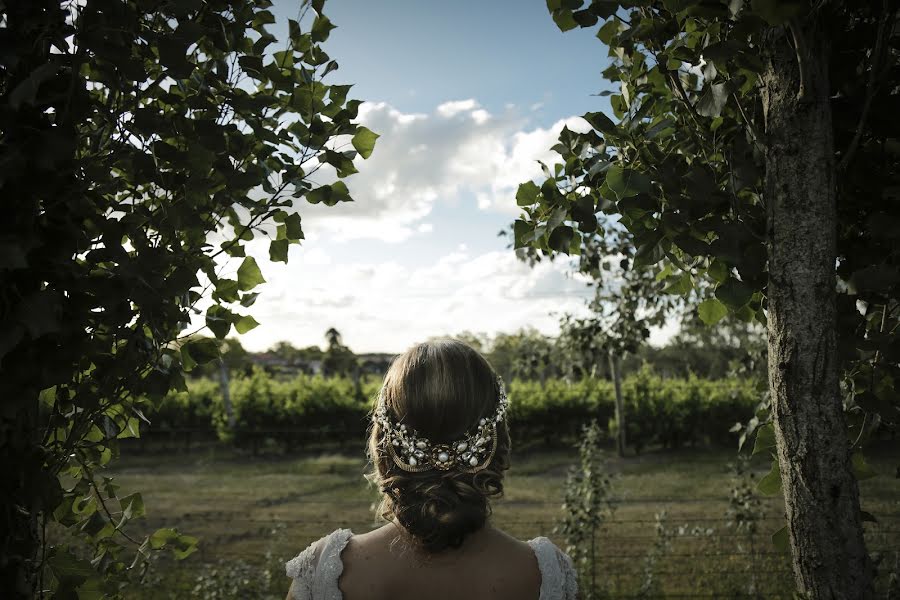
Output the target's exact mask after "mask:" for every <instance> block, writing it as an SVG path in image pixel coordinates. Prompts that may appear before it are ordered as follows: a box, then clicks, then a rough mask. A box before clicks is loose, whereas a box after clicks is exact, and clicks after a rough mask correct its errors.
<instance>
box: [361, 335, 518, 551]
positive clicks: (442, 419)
mask: <svg viewBox="0 0 900 600" xmlns="http://www.w3.org/2000/svg"><path fill="white" fill-rule="evenodd" d="M499 394H500V390H499V389H498V385H497V375H496V374H495V373H494V370H493V369H492V368H491V366H490V364H489V363H488V362H487V360H485V358H484V357H483V356H481V354H479V353H478V352H477V351H475V350H474V349H472V348H471V347H469V346H468V345H466V344H464V343H462V342H460V341H457V340H452V339H443V340H435V341H430V342H425V343H422V344H418V345H416V346H413V347H412V348H410V349H409V350H407V351H406V352H404V353H403V354H401V355H400V356H398V357H397V358H395V359H394V361H393V362H392V363H391V366H390V368H389V369H388V372H387V374H386V375H385V377H384V399H385V403H386V404H387V407H388V409H389V411H390V412H391V413H393V415H394V416H395V417H396V418H397V419H398V420H400V421H401V422H402V423H404V424H405V425H407V427H412V428H413V429H415V430H416V432H418V434H419V435H422V436H425V437H427V438H428V439H429V440H431V441H432V443H449V442H452V441H454V440H456V439H459V438H462V437H463V436H464V435H465V433H466V432H467V431H468V430H470V429H472V428H473V427H475V426H476V425H477V423H478V421H479V420H480V419H481V418H482V417H487V416H489V415H491V414H492V413H493V412H494V411H495V410H496V408H497V404H498V402H499ZM497 436H498V440H497V450H496V452H495V453H494V456H493V458H492V459H491V461H490V463H488V465H487V467H486V468H484V469H482V470H481V471H478V472H477V473H464V472H461V471H458V470H455V469H452V468H451V469H450V470H448V471H441V470H437V469H432V470H428V471H424V472H421V473H409V472H406V471H403V470H402V469H400V468H399V467H398V466H397V465H396V464H395V463H394V461H393V460H392V459H391V457H390V455H389V454H388V451H387V449H386V448H385V447H384V440H383V438H384V436H383V432H382V431H381V427H380V426H379V425H378V424H377V423H372V424H371V425H370V426H369V441H368V457H369V461H370V462H371V464H372V467H373V472H372V473H371V474H369V475H368V479H369V480H370V481H372V482H373V483H375V484H376V485H377V486H378V488H379V490H380V491H381V492H382V494H383V496H382V499H381V503H380V506H379V508H378V515H379V516H380V517H382V518H383V519H385V520H387V521H392V522H393V521H396V522H397V523H399V524H400V525H402V526H403V528H404V529H405V530H406V531H407V532H408V533H409V534H410V535H411V536H412V537H413V538H414V539H415V541H416V543H417V544H418V545H419V546H420V547H421V548H422V549H424V550H426V551H427V552H430V553H436V552H440V551H442V550H445V549H447V548H457V547H459V546H460V545H461V544H462V543H463V541H464V540H465V538H466V536H467V535H468V534H470V533H473V532H475V531H478V530H479V529H481V528H482V527H483V526H484V524H485V522H486V521H487V518H488V516H490V514H491V507H490V503H489V498H491V497H499V496H500V495H502V494H503V474H504V472H505V471H506V470H507V469H508V468H509V447H510V442H509V430H508V428H507V425H506V421H505V420H503V421H501V422H500V423H498V425H497Z"/></svg>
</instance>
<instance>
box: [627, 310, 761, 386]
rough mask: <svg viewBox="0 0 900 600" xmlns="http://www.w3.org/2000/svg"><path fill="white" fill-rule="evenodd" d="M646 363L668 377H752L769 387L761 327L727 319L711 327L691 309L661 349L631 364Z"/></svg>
mask: <svg viewBox="0 0 900 600" xmlns="http://www.w3.org/2000/svg"><path fill="white" fill-rule="evenodd" d="M639 361H645V362H647V363H649V364H652V365H653V367H654V369H655V370H656V371H658V372H659V373H661V374H663V375H666V376H669V377H686V376H688V374H689V373H694V374H695V375H697V376H698V377H702V378H715V377H718V376H737V377H750V378H753V379H756V380H758V381H759V382H760V384H761V386H767V385H768V360H767V348H766V333H765V328H763V327H762V326H761V325H760V324H759V323H756V322H750V323H745V322H744V321H741V320H739V319H735V318H728V317H726V318H725V319H723V320H722V321H720V322H719V323H718V324H717V325H716V326H715V327H709V326H707V325H706V324H704V323H703V321H702V320H700V318H699V317H698V316H697V314H696V311H694V310H692V309H687V310H685V311H684V312H683V313H682V315H681V323H680V329H679V331H678V333H676V334H675V335H674V336H673V337H672V339H670V340H669V341H668V343H666V345H665V346H663V347H660V348H654V347H648V346H644V347H642V348H641V349H640V350H639V351H638V354H637V355H636V357H635V359H634V360H633V361H628V360H627V359H626V362H625V365H624V366H623V370H630V369H631V368H633V366H632V364H630V363H638V362H639Z"/></svg>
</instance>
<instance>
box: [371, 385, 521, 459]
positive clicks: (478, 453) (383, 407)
mask: <svg viewBox="0 0 900 600" xmlns="http://www.w3.org/2000/svg"><path fill="white" fill-rule="evenodd" d="M497 387H498V389H499V396H500V398H499V402H498V403H497V410H495V411H494V414H492V415H491V416H489V417H485V418H483V419H481V420H479V421H478V426H477V427H476V428H475V431H474V432H471V433H469V432H467V433H466V436H465V437H464V438H462V439H459V440H456V441H454V442H451V443H449V444H433V443H432V442H431V441H429V440H428V438H426V437H423V436H421V435H419V434H418V433H417V432H416V431H415V430H414V429H412V428H408V427H407V426H406V425H404V424H402V423H399V422H392V419H391V418H390V416H389V415H388V408H387V404H386V402H385V399H384V388H383V387H382V388H381V392H379V394H378V406H377V407H376V408H375V412H374V413H373V415H372V418H373V420H374V421H375V422H376V423H378V424H379V425H380V426H381V430H382V435H383V437H382V441H383V443H384V444H385V445H386V446H387V451H388V454H390V456H391V458H392V459H393V460H394V464H396V465H397V466H398V467H400V468H401V469H403V470H404V471H408V472H410V473H420V472H422V471H429V470H431V469H438V470H440V471H447V470H449V469H451V468H453V467H457V468H458V470H460V471H462V472H464V473H477V472H478V471H481V470H482V469H484V468H486V467H487V466H488V464H490V462H491V459H492V458H493V457H494V453H495V452H496V451H497V425H498V423H500V421H502V420H503V419H504V418H505V417H506V409H507V408H508V407H509V399H508V398H507V397H506V389H505V388H504V386H503V380H502V379H501V378H500V377H499V376H497Z"/></svg>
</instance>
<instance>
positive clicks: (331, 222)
mask: <svg viewBox="0 0 900 600" xmlns="http://www.w3.org/2000/svg"><path fill="white" fill-rule="evenodd" d="M529 119H530V117H528V116H522V115H521V114H520V113H519V112H518V111H517V109H515V108H509V109H506V110H505V112H503V113H502V114H498V115H491V114H489V113H488V112H487V111H486V110H484V109H483V108H481V107H480V105H479V104H478V102H476V101H475V100H474V99H467V100H455V101H451V102H445V103H443V104H441V105H439V106H438V107H436V109H435V111H434V112H433V113H430V114H424V113H403V112H400V111H398V110H397V109H396V108H394V107H392V106H391V105H389V104H387V103H385V102H377V103H371V102H370V103H364V104H363V105H362V106H361V107H360V113H359V120H360V122H361V123H363V124H364V125H366V126H367V127H369V128H370V129H372V130H373V131H375V132H377V133H379V134H380V135H381V137H380V138H379V139H378V142H377V144H376V147H375V152H374V153H373V154H372V156H371V157H370V158H369V159H368V160H365V161H364V160H362V159H357V161H356V166H357V168H358V169H359V171H360V172H359V173H357V174H355V175H353V176H351V177H349V178H348V179H347V180H346V183H347V185H348V187H349V188H350V192H351V194H352V195H353V197H354V199H355V202H351V203H342V204H339V205H337V206H332V207H328V206H319V205H317V206H312V205H306V206H303V207H302V208H301V213H302V215H303V221H304V229H305V231H307V232H308V233H309V235H310V236H311V237H312V238H317V237H318V235H319V234H321V235H324V236H325V237H326V238H328V239H334V240H338V241H348V240H353V239H360V238H367V239H378V240H382V241H388V242H392V243H398V242H402V241H404V240H406V239H408V238H410V237H411V236H413V235H414V234H415V233H416V232H417V231H419V230H418V229H417V224H418V223H419V222H421V221H422V220H424V219H426V218H427V217H428V216H429V214H430V213H431V212H432V210H433V208H434V206H435V204H436V203H443V204H446V205H448V206H453V207H459V206H460V202H461V199H462V198H468V197H474V198H475V199H476V202H477V206H478V208H479V209H481V210H487V211H492V212H498V213H501V214H504V215H507V216H514V215H516V214H518V208H517V207H516V203H515V193H516V189H517V187H518V185H519V184H520V183H522V182H523V181H526V180H528V179H532V178H537V177H540V176H541V168H540V166H539V165H538V163H537V160H543V161H545V162H552V160H553V159H554V157H555V156H556V155H555V154H554V153H552V152H551V151H550V150H549V148H550V147H551V146H552V145H553V144H555V143H556V139H557V137H558V135H559V131H560V130H561V129H562V127H563V126H564V125H566V126H568V127H569V128H570V129H573V130H578V131H584V130H586V129H587V128H588V125H587V123H585V122H584V121H583V120H582V119H581V118H580V117H569V118H567V119H560V120H559V121H557V122H556V123H554V124H553V125H551V126H550V127H547V128H541V127H533V126H529Z"/></svg>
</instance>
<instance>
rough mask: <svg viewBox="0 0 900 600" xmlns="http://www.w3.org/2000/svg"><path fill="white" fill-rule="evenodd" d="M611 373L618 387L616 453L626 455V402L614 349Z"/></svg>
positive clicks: (611, 359)
mask: <svg viewBox="0 0 900 600" xmlns="http://www.w3.org/2000/svg"><path fill="white" fill-rule="evenodd" d="M608 356H609V373H610V377H611V378H612V380H613V385H614V386H615V389H616V454H618V455H619V456H625V402H624V401H623V400H622V372H621V363H620V361H619V358H618V357H617V356H614V355H613V351H612V350H610V351H609V354H608Z"/></svg>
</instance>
